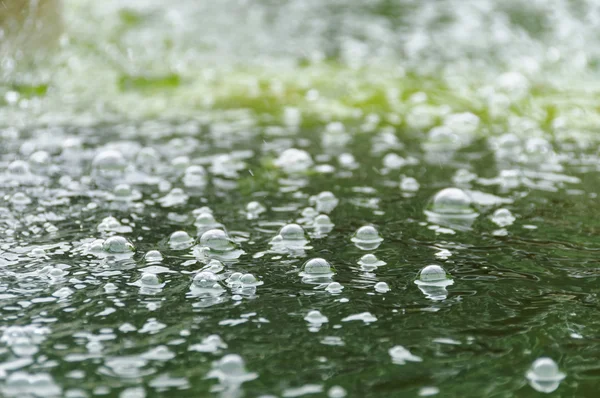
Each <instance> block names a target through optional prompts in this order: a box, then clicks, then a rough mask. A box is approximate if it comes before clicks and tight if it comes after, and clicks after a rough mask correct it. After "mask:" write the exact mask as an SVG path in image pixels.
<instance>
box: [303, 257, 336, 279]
mask: <svg viewBox="0 0 600 398" xmlns="http://www.w3.org/2000/svg"><path fill="white" fill-rule="evenodd" d="M302 272H303V273H304V275H305V276H309V275H315V276H320V275H330V274H332V273H333V271H332V269H331V265H330V264H329V262H327V260H325V259H323V258H319V257H317V258H312V259H310V260H308V261H307V262H306V263H304V266H303V267H302Z"/></svg>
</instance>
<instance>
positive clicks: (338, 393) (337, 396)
mask: <svg viewBox="0 0 600 398" xmlns="http://www.w3.org/2000/svg"><path fill="white" fill-rule="evenodd" d="M346 395H347V392H346V390H345V389H344V388H343V387H340V386H333V387H331V388H330V389H329V391H328V392H327V397H328V398H344V397H345V396H346Z"/></svg>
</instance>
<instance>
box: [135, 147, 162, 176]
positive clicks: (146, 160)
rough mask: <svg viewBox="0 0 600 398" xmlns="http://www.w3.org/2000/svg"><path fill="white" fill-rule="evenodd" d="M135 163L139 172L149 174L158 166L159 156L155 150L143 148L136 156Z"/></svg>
mask: <svg viewBox="0 0 600 398" xmlns="http://www.w3.org/2000/svg"><path fill="white" fill-rule="evenodd" d="M135 163H136V164H137V166H138V167H139V168H140V169H141V170H143V171H146V172H150V171H152V170H154V169H155V168H156V167H157V166H158V165H159V164H160V155H159V153H158V151H157V150H156V149H154V148H151V147H145V148H142V149H140V150H139V151H138V153H137V154H136V157H135Z"/></svg>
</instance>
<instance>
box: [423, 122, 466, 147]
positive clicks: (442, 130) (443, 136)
mask: <svg viewBox="0 0 600 398" xmlns="http://www.w3.org/2000/svg"><path fill="white" fill-rule="evenodd" d="M460 146H461V141H460V137H459V136H458V135H457V134H456V133H455V132H454V131H453V130H452V129H451V128H450V127H448V126H439V127H434V128H432V129H431V130H430V131H429V133H428V134H427V141H426V142H425V149H426V150H437V149H442V148H449V149H455V148H459V147H460Z"/></svg>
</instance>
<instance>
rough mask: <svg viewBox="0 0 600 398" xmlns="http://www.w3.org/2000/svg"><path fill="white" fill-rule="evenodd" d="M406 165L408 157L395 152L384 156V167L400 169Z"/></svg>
mask: <svg viewBox="0 0 600 398" xmlns="http://www.w3.org/2000/svg"><path fill="white" fill-rule="evenodd" d="M405 165H406V159H404V158H403V157H401V156H398V155H397V154H395V153H388V154H387V155H385V156H384V158H383V167H384V168H386V169H390V170H398V169H401V168H402V167H404V166H405Z"/></svg>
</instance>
